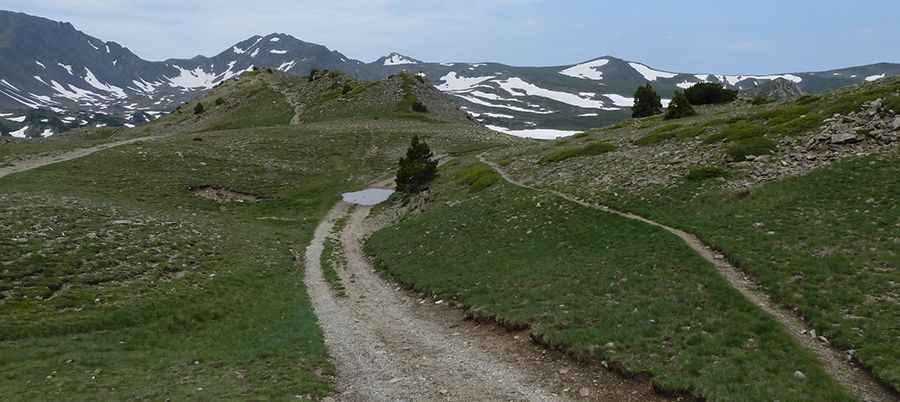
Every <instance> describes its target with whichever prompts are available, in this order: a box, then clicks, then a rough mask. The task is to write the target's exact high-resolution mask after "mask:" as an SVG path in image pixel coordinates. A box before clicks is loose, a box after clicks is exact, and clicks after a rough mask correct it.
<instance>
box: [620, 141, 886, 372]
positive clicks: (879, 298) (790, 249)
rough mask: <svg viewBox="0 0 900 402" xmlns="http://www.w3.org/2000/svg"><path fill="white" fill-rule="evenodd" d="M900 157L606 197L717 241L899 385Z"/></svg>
mask: <svg viewBox="0 0 900 402" xmlns="http://www.w3.org/2000/svg"><path fill="white" fill-rule="evenodd" d="M898 194H900V155H898V154H897V153H894V154H892V155H884V156H871V157H865V158H855V159H850V160H847V161H843V162H840V163H837V164H835V165H834V166H832V167H830V168H826V169H821V170H817V171H814V172H812V173H810V174H808V175H806V176H802V177H795V178H790V179H785V180H782V181H780V182H777V183H772V184H768V185H764V186H759V187H757V188H754V189H753V190H752V191H750V192H749V193H745V194H744V193H741V194H739V193H731V192H728V191H722V190H719V189H718V188H716V187H715V186H709V187H708V186H707V185H706V184H703V183H702V182H685V183H683V184H682V185H681V186H678V187H675V188H668V189H666V190H662V189H659V190H654V191H651V192H648V193H643V194H633V195H630V196H626V197H624V198H623V197H609V198H605V199H604V201H605V202H608V203H611V204H613V205H616V206H617V207H620V208H624V209H628V210H632V211H635V212H637V213H640V214H642V215H644V216H647V217H650V218H652V219H656V220H659V221H662V222H664V223H667V224H669V225H672V226H675V227H679V228H682V229H685V230H688V231H690V232H693V233H695V234H697V235H699V236H701V237H702V238H703V239H704V241H706V242H708V243H709V244H711V245H713V246H715V247H716V248H719V249H721V250H723V251H724V252H725V254H726V255H727V256H728V257H729V258H730V259H731V260H732V262H734V263H735V264H736V265H738V266H739V267H740V268H741V269H743V270H745V271H747V272H749V273H750V274H752V275H753V276H754V277H755V278H756V279H757V280H758V281H759V282H760V283H761V284H762V285H763V287H764V290H765V291H766V292H767V293H769V294H770V295H772V296H773V297H774V298H775V299H776V300H777V301H778V302H780V303H782V304H784V305H786V306H789V307H791V308H794V309H797V310H798V311H799V313H800V314H802V315H803V316H804V317H806V318H807V320H808V321H809V322H810V323H811V324H812V325H813V326H814V327H815V329H816V332H817V334H818V335H822V336H825V337H826V338H828V339H829V340H830V341H831V342H832V343H833V344H835V345H837V346H838V347H840V348H842V349H846V350H854V351H855V354H854V357H855V358H857V359H859V360H860V361H861V362H862V363H863V364H864V365H865V366H867V367H869V368H870V369H871V370H872V371H873V373H874V374H875V375H876V376H878V378H880V379H881V380H883V381H885V382H886V383H888V384H890V385H891V386H892V387H894V389H900V365H898V364H897V362H898V361H900V326H898V325H897V323H900V303H898V300H900V243H898V233H900V231H898V230H900V229H898V222H900V203H898V202H897V195H898Z"/></svg>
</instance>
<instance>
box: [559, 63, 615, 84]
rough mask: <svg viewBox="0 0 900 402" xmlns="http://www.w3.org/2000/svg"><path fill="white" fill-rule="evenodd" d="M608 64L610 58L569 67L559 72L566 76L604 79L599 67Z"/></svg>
mask: <svg viewBox="0 0 900 402" xmlns="http://www.w3.org/2000/svg"><path fill="white" fill-rule="evenodd" d="M607 64H609V60H607V59H598V60H594V61H589V62H587V63H583V64H578V65H575V66H573V67H569V68H567V69H565V70H562V71H560V72H559V73H560V74H562V75H565V76H569V77H574V78H582V79H586V80H602V79H603V71H600V70H598V69H599V68H600V67H603V66H605V65H607Z"/></svg>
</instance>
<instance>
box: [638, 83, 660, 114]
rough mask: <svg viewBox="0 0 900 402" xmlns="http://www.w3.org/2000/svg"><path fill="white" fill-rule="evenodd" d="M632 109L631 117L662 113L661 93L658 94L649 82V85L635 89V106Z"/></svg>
mask: <svg viewBox="0 0 900 402" xmlns="http://www.w3.org/2000/svg"><path fill="white" fill-rule="evenodd" d="M631 110H632V114H631V117H634V118H641V117H648V116H653V115H656V114H660V113H662V100H661V99H660V97H659V95H657V94H656V90H655V89H653V86H652V85H650V84H649V83H647V85H643V86H639V87H638V88H637V90H636V91H634V106H633V107H632V108H631Z"/></svg>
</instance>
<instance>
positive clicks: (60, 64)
mask: <svg viewBox="0 0 900 402" xmlns="http://www.w3.org/2000/svg"><path fill="white" fill-rule="evenodd" d="M56 65H57V66H60V67H62V68H63V69H65V70H66V72H68V73H69V75H75V74H73V73H72V66H70V65H68V64H62V63H56Z"/></svg>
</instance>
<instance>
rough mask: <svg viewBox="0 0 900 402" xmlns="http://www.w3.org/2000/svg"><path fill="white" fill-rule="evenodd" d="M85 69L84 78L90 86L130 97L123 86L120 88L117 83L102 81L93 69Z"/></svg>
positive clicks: (122, 96) (119, 95)
mask: <svg viewBox="0 0 900 402" xmlns="http://www.w3.org/2000/svg"><path fill="white" fill-rule="evenodd" d="M84 71H85V75H84V77H83V79H84V81H85V82H87V83H88V84H89V85H90V86H92V87H94V88H97V89H99V90H101V91H106V92H109V93H112V94H113V95H115V96H117V97H119V98H127V97H128V95H126V94H125V91H123V90H122V88H119V87H117V86H115V85H110V84H107V83H105V82H102V81H100V80H99V79H97V76H95V75H94V73H93V72H92V71H91V69H89V68H87V67H85V68H84Z"/></svg>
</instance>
